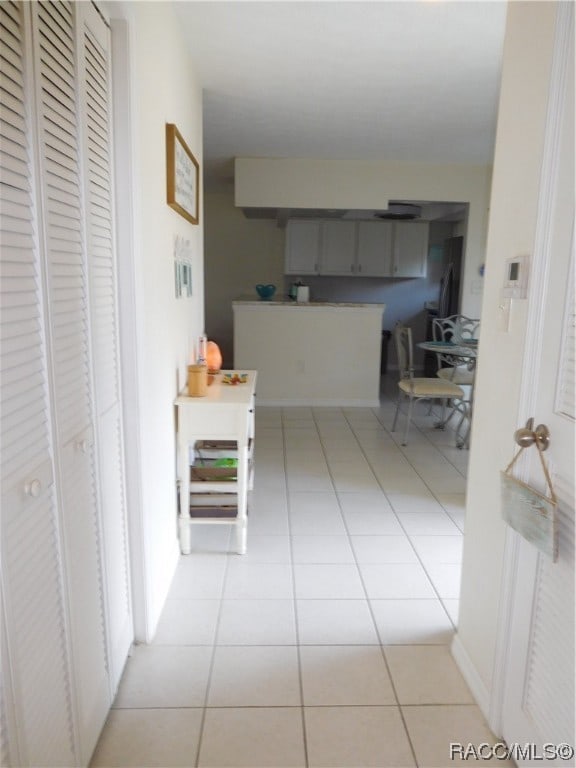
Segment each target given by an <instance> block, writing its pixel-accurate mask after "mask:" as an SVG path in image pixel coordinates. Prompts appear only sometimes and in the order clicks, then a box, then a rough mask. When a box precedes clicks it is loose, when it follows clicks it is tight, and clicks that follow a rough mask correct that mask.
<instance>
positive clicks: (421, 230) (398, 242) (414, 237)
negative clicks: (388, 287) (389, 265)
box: [394, 221, 428, 277]
mask: <svg viewBox="0 0 576 768" xmlns="http://www.w3.org/2000/svg"><path fill="white" fill-rule="evenodd" d="M394 228H395V232H394V277H426V270H427V260H428V222H424V221H422V222H421V221H419V222H411V221H397V222H396V223H395V225H394Z"/></svg>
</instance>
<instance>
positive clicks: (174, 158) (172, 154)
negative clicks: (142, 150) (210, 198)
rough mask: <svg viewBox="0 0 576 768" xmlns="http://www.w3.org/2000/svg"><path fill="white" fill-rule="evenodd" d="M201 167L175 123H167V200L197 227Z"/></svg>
mask: <svg viewBox="0 0 576 768" xmlns="http://www.w3.org/2000/svg"><path fill="white" fill-rule="evenodd" d="M199 197H200V166H199V165H198V161H197V160H196V158H195V157H194V155H193V154H192V152H191V150H190V148H189V147H188V145H187V144H186V142H185V141H184V139H183V138H182V135H181V133H180V131H179V130H178V128H176V126H175V125H174V123H166V201H167V203H168V205H169V206H170V207H171V208H173V209H174V210H175V211H177V212H178V213H179V214H180V215H181V216H183V217H184V218H185V219H186V220H187V221H189V222H190V223H191V224H198V207H199Z"/></svg>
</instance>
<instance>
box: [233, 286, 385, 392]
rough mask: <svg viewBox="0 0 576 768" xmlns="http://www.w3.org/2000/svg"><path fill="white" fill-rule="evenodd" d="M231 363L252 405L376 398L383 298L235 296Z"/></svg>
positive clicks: (378, 380)
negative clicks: (253, 375) (250, 377)
mask: <svg viewBox="0 0 576 768" xmlns="http://www.w3.org/2000/svg"><path fill="white" fill-rule="evenodd" d="M232 308H233V312H234V365H235V366H236V367H237V368H242V369H244V368H249V369H256V370H257V371H258V403H259V404H260V405H318V406H321V405H324V406H365V407H377V406H378V405H379V391H380V351H381V338H382V317H383V314H384V310H385V305H384V304H371V303H353V302H346V303H336V302H323V301H310V302H296V301H293V300H291V299H288V298H287V299H286V300H283V299H281V298H280V299H278V300H268V301H262V300H260V301H258V300H255V299H243V298H241V299H238V300H236V301H234V302H233V303H232Z"/></svg>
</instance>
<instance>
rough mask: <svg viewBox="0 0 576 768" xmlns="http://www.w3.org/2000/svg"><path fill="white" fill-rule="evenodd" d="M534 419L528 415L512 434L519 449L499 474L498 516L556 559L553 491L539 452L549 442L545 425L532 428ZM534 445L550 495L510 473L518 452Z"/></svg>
mask: <svg viewBox="0 0 576 768" xmlns="http://www.w3.org/2000/svg"><path fill="white" fill-rule="evenodd" d="M533 424H534V420H533V419H530V420H529V421H528V423H527V424H526V427H524V428H523V429H519V430H517V431H516V433H515V434H514V439H515V440H516V442H517V443H518V445H519V446H520V450H519V451H518V453H517V454H516V455H515V456H514V458H513V459H512V461H511V462H510V464H508V466H507V467H506V469H505V470H504V472H501V473H500V477H501V494H502V517H503V518H504V520H505V521H506V522H507V523H508V525H510V526H511V527H512V528H514V530H515V531H517V532H518V533H519V534H520V535H521V536H522V537H523V538H525V539H526V541H529V542H530V543H531V544H534V546H535V547H537V548H538V549H539V550H540V551H541V552H544V554H546V555H548V556H549V557H551V558H552V560H553V561H555V560H556V558H557V555H558V544H557V532H556V507H557V501H556V494H555V493H554V488H553V487H552V481H551V479H550V474H549V472H548V467H547V466H546V462H545V461H544V456H543V455H542V454H543V452H544V451H545V450H546V448H547V447H548V444H549V442H550V434H549V432H548V428H547V427H545V426H544V425H543V424H540V425H539V426H538V427H536V429H535V430H533ZM531 445H535V446H536V449H537V451H538V456H539V458H540V463H541V465H542V469H543V471H544V477H545V478H546V484H547V486H548V490H549V492H550V496H545V495H544V494H542V493H539V492H538V491H536V490H535V489H534V488H531V487H530V486H529V485H527V484H526V483H523V482H522V481H521V480H517V479H516V478H515V477H513V475H512V467H513V466H514V464H515V463H516V461H517V459H518V457H519V456H520V454H521V453H522V452H523V451H524V450H525V449H526V448H528V447H529V446H531Z"/></svg>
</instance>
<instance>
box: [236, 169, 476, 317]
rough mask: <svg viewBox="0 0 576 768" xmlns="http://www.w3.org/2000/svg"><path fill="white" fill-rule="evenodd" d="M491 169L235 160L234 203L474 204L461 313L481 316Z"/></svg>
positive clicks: (326, 205)
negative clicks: (402, 202) (405, 202)
mask: <svg viewBox="0 0 576 768" xmlns="http://www.w3.org/2000/svg"><path fill="white" fill-rule="evenodd" d="M490 173H491V167H490V166H472V165H470V166H465V165H410V164H404V163H375V162H367V161H354V160H314V159H307V160H305V159H281V158H237V159H236V161H235V185H236V188H235V203H236V205H238V206H241V207H242V206H255V207H261V206H272V207H278V208H358V209H371V208H384V207H386V205H387V203H388V200H395V199H399V200H437V201H443V202H467V203H469V204H470V209H469V216H468V226H467V232H466V233H464V234H465V242H464V249H465V272H464V286H463V293H462V311H463V313H464V314H466V315H468V316H470V317H478V316H479V315H480V306H481V300H482V296H481V288H482V281H481V280H479V275H478V268H479V267H480V265H481V264H483V263H484V261H485V250H486V226H487V216H488V201H489V192H490Z"/></svg>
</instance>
